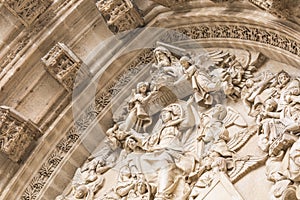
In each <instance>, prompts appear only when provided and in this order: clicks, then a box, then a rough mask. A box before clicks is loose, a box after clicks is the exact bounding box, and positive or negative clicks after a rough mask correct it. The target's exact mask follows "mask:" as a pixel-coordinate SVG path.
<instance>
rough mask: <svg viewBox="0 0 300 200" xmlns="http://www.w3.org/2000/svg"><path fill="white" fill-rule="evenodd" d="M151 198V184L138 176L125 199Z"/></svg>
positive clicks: (139, 199) (142, 199)
mask: <svg viewBox="0 0 300 200" xmlns="http://www.w3.org/2000/svg"><path fill="white" fill-rule="evenodd" d="M150 198H151V186H150V185H149V184H148V183H147V181H146V180H145V179H143V178H139V180H138V181H137V183H136V185H135V188H134V189H132V190H130V191H129V193H128V196H127V200H150Z"/></svg>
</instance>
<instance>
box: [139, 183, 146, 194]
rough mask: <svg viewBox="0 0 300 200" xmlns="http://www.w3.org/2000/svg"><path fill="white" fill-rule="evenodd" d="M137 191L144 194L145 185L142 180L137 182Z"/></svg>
mask: <svg viewBox="0 0 300 200" xmlns="http://www.w3.org/2000/svg"><path fill="white" fill-rule="evenodd" d="M137 191H138V192H139V193H140V194H144V193H146V192H147V186H146V184H145V183H144V182H143V181H139V182H138V183H137Z"/></svg>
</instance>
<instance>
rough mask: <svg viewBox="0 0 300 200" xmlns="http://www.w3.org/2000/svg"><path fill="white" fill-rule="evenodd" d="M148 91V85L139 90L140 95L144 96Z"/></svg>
mask: <svg viewBox="0 0 300 200" xmlns="http://www.w3.org/2000/svg"><path fill="white" fill-rule="evenodd" d="M146 91H147V86H146V85H142V86H140V88H139V92H140V93H142V94H144V93H146Z"/></svg>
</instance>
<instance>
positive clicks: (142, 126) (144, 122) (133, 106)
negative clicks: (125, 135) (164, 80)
mask: <svg viewBox="0 0 300 200" xmlns="http://www.w3.org/2000/svg"><path fill="white" fill-rule="evenodd" d="M154 94H156V91H152V92H151V91H150V87H149V83H147V82H140V83H138V85H137V88H136V93H134V94H133V96H132V99H131V100H130V101H129V103H128V105H129V106H128V109H129V114H128V116H127V118H126V120H125V123H124V127H121V128H122V129H124V130H125V131H129V130H130V129H131V128H133V129H135V130H136V131H138V132H141V131H142V130H143V131H145V130H146V127H147V126H149V125H150V124H151V122H152V120H151V118H150V116H149V114H148V108H147V104H148V102H149V100H150V99H151V97H152V96H153V95H154Z"/></svg>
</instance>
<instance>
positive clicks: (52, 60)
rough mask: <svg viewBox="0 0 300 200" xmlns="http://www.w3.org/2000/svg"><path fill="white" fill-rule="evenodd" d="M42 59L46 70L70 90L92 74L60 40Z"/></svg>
mask: <svg viewBox="0 0 300 200" xmlns="http://www.w3.org/2000/svg"><path fill="white" fill-rule="evenodd" d="M42 61H43V63H44V65H45V68H46V70H47V71H48V72H49V73H50V74H51V75H52V76H53V77H54V78H55V79H56V80H58V82H60V83H61V84H62V85H63V86H64V87H65V88H66V90H67V91H69V92H71V91H72V90H73V88H76V87H77V86H79V85H80V84H81V83H82V81H84V80H85V79H87V78H88V77H89V76H90V74H89V72H88V71H87V70H86V69H84V67H82V60H81V59H80V58H78V57H77V56H76V55H75V54H74V53H73V52H72V51H71V50H70V49H69V48H68V47H67V46H66V45H65V44H63V43H60V42H59V43H57V44H56V45H55V46H54V47H53V48H52V49H51V50H50V51H49V52H48V53H47V54H46V55H45V56H44V57H43V58H42Z"/></svg>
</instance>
